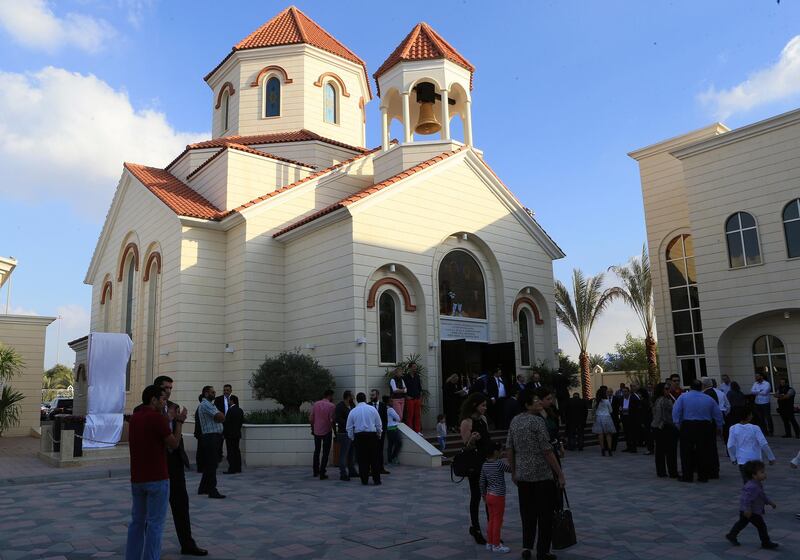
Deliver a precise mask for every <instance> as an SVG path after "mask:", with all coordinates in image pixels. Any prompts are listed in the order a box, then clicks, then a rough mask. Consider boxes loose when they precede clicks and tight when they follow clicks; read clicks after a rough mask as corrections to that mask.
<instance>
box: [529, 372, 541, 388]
mask: <svg viewBox="0 0 800 560" xmlns="http://www.w3.org/2000/svg"><path fill="white" fill-rule="evenodd" d="M542 387H543V384H542V378H541V376H540V375H539V374H538V373H537V372H533V375H532V376H531V380H530V381H529V382H528V390H529V391H535V390H536V389H541V388H542Z"/></svg>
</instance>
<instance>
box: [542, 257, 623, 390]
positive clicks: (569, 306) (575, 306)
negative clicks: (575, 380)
mask: <svg viewBox="0 0 800 560" xmlns="http://www.w3.org/2000/svg"><path fill="white" fill-rule="evenodd" d="M602 286H603V274H598V275H597V276H590V277H588V278H586V277H585V276H584V275H583V272H581V270H580V269H577V268H576V269H574V270H573V271H572V294H570V292H569V290H568V289H567V287H566V286H564V284H562V283H561V282H560V281H558V280H556V289H555V292H556V293H555V295H556V316H557V317H558V320H559V321H560V322H561V324H562V325H564V327H565V328H566V329H567V330H568V331H569V332H570V334H572V336H573V337H575V341H576V342H577V343H578V349H579V355H578V364H579V365H580V370H581V386H582V392H583V398H585V399H590V398H591V397H592V378H591V368H590V367H589V350H588V349H589V335H590V334H591V332H592V327H594V324H595V322H596V321H597V318H598V317H599V316H600V314H601V313H602V312H603V310H604V309H605V308H606V306H607V305H608V304H609V302H610V301H611V297H610V295H609V294H608V292H604V291H603V290H602Z"/></svg>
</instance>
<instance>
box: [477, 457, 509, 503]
mask: <svg viewBox="0 0 800 560" xmlns="http://www.w3.org/2000/svg"><path fill="white" fill-rule="evenodd" d="M507 472H509V473H510V472H511V465H509V464H508V463H507V462H506V461H505V460H503V459H499V460H496V461H493V460H491V459H489V460H488V461H486V462H485V463H484V464H483V466H482V467H481V478H480V487H481V496H485V495H486V494H491V495H492V496H505V495H506V475H505V473H507Z"/></svg>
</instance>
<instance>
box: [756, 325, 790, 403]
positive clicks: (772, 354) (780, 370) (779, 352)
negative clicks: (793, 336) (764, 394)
mask: <svg viewBox="0 0 800 560" xmlns="http://www.w3.org/2000/svg"><path fill="white" fill-rule="evenodd" d="M753 367H754V368H755V371H757V372H761V373H763V374H764V379H766V380H767V381H769V383H770V385H772V389H773V390H775V387H776V385H777V383H778V381H779V380H780V379H786V380H788V379H789V367H788V362H787V361H786V348H785V347H784V346H783V341H782V340H781V339H780V338H778V337H777V336H772V335H771V334H765V335H763V336H759V337H758V338H757V339H756V341H755V342H753Z"/></svg>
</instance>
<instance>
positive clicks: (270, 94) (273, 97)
mask: <svg viewBox="0 0 800 560" xmlns="http://www.w3.org/2000/svg"><path fill="white" fill-rule="evenodd" d="M280 115H281V81H280V79H279V78H278V77H277V76H272V77H271V78H270V79H269V80H267V83H266V84H265V86H264V116H265V117H279V116H280Z"/></svg>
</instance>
